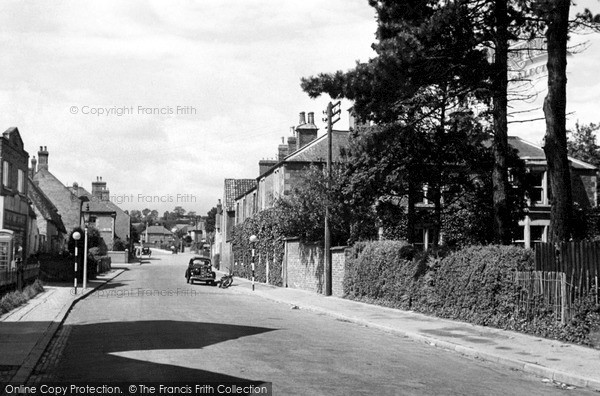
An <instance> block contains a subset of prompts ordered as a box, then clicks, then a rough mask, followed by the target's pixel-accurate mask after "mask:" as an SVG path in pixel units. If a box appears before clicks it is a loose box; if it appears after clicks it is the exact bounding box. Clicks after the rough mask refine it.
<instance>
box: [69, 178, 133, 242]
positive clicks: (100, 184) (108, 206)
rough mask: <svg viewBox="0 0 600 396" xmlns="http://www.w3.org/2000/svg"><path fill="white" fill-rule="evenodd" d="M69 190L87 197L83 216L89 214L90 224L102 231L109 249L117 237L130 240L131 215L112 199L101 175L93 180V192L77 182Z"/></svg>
mask: <svg viewBox="0 0 600 396" xmlns="http://www.w3.org/2000/svg"><path fill="white" fill-rule="evenodd" d="M69 190H70V191H71V192H72V193H73V194H74V195H76V196H78V197H80V198H83V197H85V198H86V199H87V202H86V203H85V204H84V205H83V208H82V216H83V215H85V214H89V225H90V226H92V227H95V228H96V229H98V230H99V231H100V235H101V236H102V238H103V239H104V242H105V243H106V247H107V248H108V250H112V249H113V245H114V241H115V239H117V238H118V239H121V240H122V241H123V242H127V241H128V240H129V236H130V235H129V233H130V230H131V228H130V227H131V217H130V216H129V214H127V213H126V212H125V211H124V210H122V209H121V208H120V207H119V206H117V205H116V204H115V203H114V202H112V201H111V200H110V191H109V190H108V188H107V186H106V181H104V180H102V177H101V176H98V177H96V181H93V182H92V192H91V193H89V192H88V191H87V190H85V189H84V188H83V187H80V186H79V185H78V184H77V183H73V186H72V187H70V188H69Z"/></svg>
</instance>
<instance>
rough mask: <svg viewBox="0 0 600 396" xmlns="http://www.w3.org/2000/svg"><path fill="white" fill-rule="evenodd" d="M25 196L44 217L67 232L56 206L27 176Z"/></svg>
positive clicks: (60, 229)
mask: <svg viewBox="0 0 600 396" xmlns="http://www.w3.org/2000/svg"><path fill="white" fill-rule="evenodd" d="M27 197H28V198H29V199H31V201H32V202H33V204H34V205H35V207H36V208H37V210H38V211H39V212H40V213H41V214H42V216H44V219H46V220H47V221H50V222H52V223H54V225H55V226H56V228H57V229H58V230H59V231H61V232H64V233H66V232H67V230H66V229H65V225H64V224H63V221H62V219H61V218H60V215H59V214H58V209H56V206H54V204H53V203H52V201H50V198H48V196H47V195H46V194H44V192H43V191H42V190H41V189H40V188H39V187H38V186H37V185H36V184H35V183H34V182H33V181H32V180H31V179H30V178H27Z"/></svg>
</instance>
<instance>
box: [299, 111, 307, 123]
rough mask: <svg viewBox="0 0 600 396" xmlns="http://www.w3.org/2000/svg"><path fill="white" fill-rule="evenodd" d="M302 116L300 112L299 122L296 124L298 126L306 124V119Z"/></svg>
mask: <svg viewBox="0 0 600 396" xmlns="http://www.w3.org/2000/svg"><path fill="white" fill-rule="evenodd" d="M304 114H305V113H304V112H303V111H301V112H300V121H299V122H298V125H303V124H306V119H305V118H304Z"/></svg>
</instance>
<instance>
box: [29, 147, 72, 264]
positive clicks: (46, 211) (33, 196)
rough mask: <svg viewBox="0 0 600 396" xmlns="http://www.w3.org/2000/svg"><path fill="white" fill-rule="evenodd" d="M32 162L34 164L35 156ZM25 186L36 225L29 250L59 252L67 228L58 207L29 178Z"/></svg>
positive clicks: (62, 246)
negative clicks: (32, 244)
mask: <svg viewBox="0 0 600 396" xmlns="http://www.w3.org/2000/svg"><path fill="white" fill-rule="evenodd" d="M32 163H34V164H35V157H34V158H33V159H32ZM32 173H33V172H32ZM27 186H28V188H27V197H28V198H29V200H30V201H31V203H32V206H33V211H34V213H35V217H36V225H37V238H34V241H33V243H34V245H35V247H34V250H31V249H30V251H32V252H34V253H38V252H39V253H54V254H56V253H60V252H61V251H62V250H64V248H65V236H66V235H67V230H66V228H65V225H64V224H63V222H62V219H61V217H60V215H59V214H58V209H57V208H56V206H54V204H53V203H52V201H50V198H48V197H47V196H46V194H44V192H43V191H42V190H41V189H40V188H39V187H38V186H37V185H36V184H35V183H34V182H33V180H31V178H27Z"/></svg>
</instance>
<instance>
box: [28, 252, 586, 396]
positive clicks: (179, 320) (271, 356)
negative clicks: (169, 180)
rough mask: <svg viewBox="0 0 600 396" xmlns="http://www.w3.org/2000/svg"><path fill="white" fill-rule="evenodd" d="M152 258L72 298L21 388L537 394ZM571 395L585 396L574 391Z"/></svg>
mask: <svg viewBox="0 0 600 396" xmlns="http://www.w3.org/2000/svg"><path fill="white" fill-rule="evenodd" d="M189 257H190V256H189V255H182V254H179V255H163V256H159V255H156V256H155V255H154V254H153V256H152V260H150V261H149V262H148V261H146V262H145V263H146V264H144V265H142V266H138V267H131V268H130V269H129V271H126V272H125V273H123V274H122V275H121V276H119V277H118V278H116V279H114V280H113V281H112V282H111V283H110V284H108V285H107V286H106V287H105V288H104V289H102V290H100V291H97V292H96V293H95V294H92V295H91V296H89V297H88V298H87V299H85V300H82V301H80V302H79V303H78V304H77V305H76V306H75V307H74V309H73V311H72V312H71V313H70V315H69V317H68V318H67V320H66V321H65V324H64V326H63V328H62V329H61V331H59V332H58V334H57V340H56V341H55V342H53V343H52V344H51V348H50V350H48V351H47V352H46V354H45V358H43V359H42V360H43V361H44V364H42V365H40V366H39V367H38V368H37V370H38V371H39V373H38V374H37V375H36V376H35V377H33V378H32V379H31V382H34V383H35V382H38V383H39V382H40V381H61V382H67V381H70V382H72V381H82V382H87V381H90V382H91V381H94V382H118V381H135V382H143V381H149V382H159V383H160V382H163V383H165V384H169V383H174V382H177V381H189V382H194V383H199V382H204V381H216V382H223V381H238V380H252V381H265V382H272V383H273V393H274V394H278V395H307V394H310V395H348V394H370V395H371V394H378V395H397V394H402V395H405V394H406V395H411V394H415V395H435V394H440V395H453V394H454V395H506V394H518V395H520V394H527V395H549V394H557V395H559V394H561V395H562V394H564V392H565V391H564V390H560V389H557V388H555V387H553V386H552V385H549V384H546V383H543V382H542V381H541V379H539V378H536V377H533V376H529V375H527V374H524V373H521V372H516V371H511V370H509V369H507V368H504V367H502V366H498V365H495V364H492V363H487V362H481V361H477V360H474V359H470V358H466V357H463V356H460V355H457V354H455V353H452V352H447V351H443V350H439V349H436V348H431V347H428V346H426V345H423V344H420V343H415V342H413V341H410V340H408V339H406V338H403V337H400V336H397V335H393V334H388V333H385V332H382V331H379V330H376V329H371V328H366V327H363V326H360V325H357V324H353V323H348V322H345V321H341V320H336V319H334V318H332V317H329V316H326V315H323V314H318V313H314V312H308V311H304V310H297V309H290V306H288V305H285V304H278V303H275V302H271V301H268V300H265V299H262V298H260V297H254V296H249V295H248V294H245V293H241V292H236V290H235V283H234V286H232V287H231V288H229V289H225V290H224V289H219V288H217V287H212V286H205V285H188V284H186V281H185V278H184V272H185V268H186V262H187V261H188V260H189ZM571 392H577V393H578V394H579V393H580V392H581V394H595V393H593V392H590V391H585V390H576V391H571Z"/></svg>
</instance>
